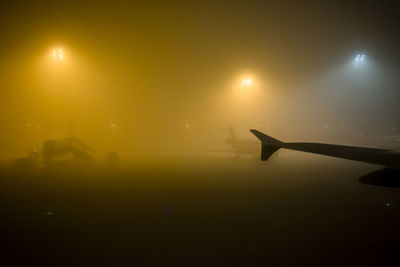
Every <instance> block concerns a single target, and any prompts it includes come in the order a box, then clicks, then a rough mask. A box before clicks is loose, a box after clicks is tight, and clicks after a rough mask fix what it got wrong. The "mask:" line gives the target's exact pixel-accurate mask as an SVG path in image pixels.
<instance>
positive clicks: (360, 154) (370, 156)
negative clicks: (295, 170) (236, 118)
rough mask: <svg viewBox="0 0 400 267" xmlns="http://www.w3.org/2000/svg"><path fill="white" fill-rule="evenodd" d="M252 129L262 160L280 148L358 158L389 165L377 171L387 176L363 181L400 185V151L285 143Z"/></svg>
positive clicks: (365, 177) (370, 176) (363, 160)
mask: <svg viewBox="0 0 400 267" xmlns="http://www.w3.org/2000/svg"><path fill="white" fill-rule="evenodd" d="M250 131H251V132H252V133H253V134H254V135H255V136H256V137H257V138H258V139H260V141H261V160H267V159H268V158H269V157H270V156H271V155H272V154H273V153H274V152H275V151H277V150H278V149H280V148H286V149H291V150H298V151H303V152H309V153H315V154H320V155H325V156H331V157H336V158H342V159H349V160H356V161H361V162H366V163H372V164H378V165H383V166H386V167H387V168H385V169H383V170H380V171H378V172H377V173H375V174H381V175H383V174H384V175H385V176H384V177H386V178H382V177H381V178H376V177H378V176H376V175H373V174H371V175H366V176H364V177H361V179H360V182H361V183H365V184H373V185H381V186H399V185H400V182H398V181H400V180H398V181H397V180H396V178H399V177H400V175H399V174H400V151H396V150H389V149H378V148H368V147H354V146H343V145H333V144H323V143H285V142H281V141H279V140H277V139H275V138H272V137H270V136H268V135H266V134H264V133H262V132H259V131H257V130H254V129H252V130H250ZM399 179H400V178H399Z"/></svg>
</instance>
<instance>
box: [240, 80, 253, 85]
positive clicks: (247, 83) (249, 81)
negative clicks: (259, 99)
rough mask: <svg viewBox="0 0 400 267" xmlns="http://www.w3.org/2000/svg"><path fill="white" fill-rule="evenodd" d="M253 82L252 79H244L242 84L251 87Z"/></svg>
mask: <svg viewBox="0 0 400 267" xmlns="http://www.w3.org/2000/svg"><path fill="white" fill-rule="evenodd" d="M251 84H252V80H251V79H244V80H242V83H241V86H242V87H249V86H250V85H251Z"/></svg>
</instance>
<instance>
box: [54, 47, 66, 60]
mask: <svg viewBox="0 0 400 267" xmlns="http://www.w3.org/2000/svg"><path fill="white" fill-rule="evenodd" d="M53 59H54V60H63V59H64V52H63V50H62V49H60V48H59V49H55V48H54V49H53Z"/></svg>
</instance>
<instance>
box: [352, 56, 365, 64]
mask: <svg viewBox="0 0 400 267" xmlns="http://www.w3.org/2000/svg"><path fill="white" fill-rule="evenodd" d="M365 61H366V56H365V54H357V55H356V57H355V58H354V60H353V64H354V66H356V67H357V66H359V65H361V64H364V63H365Z"/></svg>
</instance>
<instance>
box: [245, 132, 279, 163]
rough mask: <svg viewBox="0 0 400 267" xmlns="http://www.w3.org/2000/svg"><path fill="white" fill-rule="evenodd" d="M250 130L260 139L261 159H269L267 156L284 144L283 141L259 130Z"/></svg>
mask: <svg viewBox="0 0 400 267" xmlns="http://www.w3.org/2000/svg"><path fill="white" fill-rule="evenodd" d="M250 132H252V133H253V134H254V135H255V136H256V137H257V138H258V139H260V141H261V160H267V159H269V157H271V155H272V154H273V153H274V152H275V151H277V150H278V149H280V148H282V147H283V145H284V143H283V142H281V141H279V140H277V139H275V138H272V137H271V136H268V135H266V134H263V133H262V132H260V131H257V130H254V129H251V130H250Z"/></svg>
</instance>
